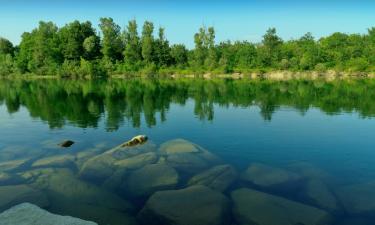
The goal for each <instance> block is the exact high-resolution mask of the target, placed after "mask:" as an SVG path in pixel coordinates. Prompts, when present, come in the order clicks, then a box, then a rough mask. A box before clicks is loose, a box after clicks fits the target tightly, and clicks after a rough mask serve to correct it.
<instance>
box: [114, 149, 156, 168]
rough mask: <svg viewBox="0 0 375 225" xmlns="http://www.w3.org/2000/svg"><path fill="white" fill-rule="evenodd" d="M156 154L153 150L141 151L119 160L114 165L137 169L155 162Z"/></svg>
mask: <svg viewBox="0 0 375 225" xmlns="http://www.w3.org/2000/svg"><path fill="white" fill-rule="evenodd" d="M157 160H158V156H157V155H156V153H154V152H148V153H143V154H140V155H136V156H133V157H130V158H126V159H123V160H119V161H117V162H115V165H116V166H117V167H119V168H124V169H139V168H141V167H143V166H146V165H148V164H153V163H156V161H157Z"/></svg>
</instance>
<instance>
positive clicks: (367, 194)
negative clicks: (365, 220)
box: [337, 182, 375, 215]
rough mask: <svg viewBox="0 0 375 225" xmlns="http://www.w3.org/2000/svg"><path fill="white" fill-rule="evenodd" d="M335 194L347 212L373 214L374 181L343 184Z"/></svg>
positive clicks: (374, 212)
mask: <svg viewBox="0 0 375 225" xmlns="http://www.w3.org/2000/svg"><path fill="white" fill-rule="evenodd" d="M337 194H338V196H339V199H340V200H341V202H342V203H343V205H344V207H345V209H346V211H347V212H348V213H349V214H370V215H371V214H372V215H375V182H368V183H362V184H354V185H349V186H343V187H341V188H339V189H338V191H337Z"/></svg>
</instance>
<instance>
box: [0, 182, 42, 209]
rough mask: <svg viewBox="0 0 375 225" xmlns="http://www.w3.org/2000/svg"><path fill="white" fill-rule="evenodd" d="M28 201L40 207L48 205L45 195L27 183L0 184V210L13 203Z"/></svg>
mask: <svg viewBox="0 0 375 225" xmlns="http://www.w3.org/2000/svg"><path fill="white" fill-rule="evenodd" d="M23 202H30V203H33V204H35V205H38V206H40V207H46V206H48V205H49V202H48V199H47V198H46V196H45V195H44V194H43V193H42V192H40V191H38V190H36V189H33V188H31V187H29V186H27V185H9V186H0V211H3V210H5V209H8V208H9V207H12V206H14V205H17V204H20V203H23Z"/></svg>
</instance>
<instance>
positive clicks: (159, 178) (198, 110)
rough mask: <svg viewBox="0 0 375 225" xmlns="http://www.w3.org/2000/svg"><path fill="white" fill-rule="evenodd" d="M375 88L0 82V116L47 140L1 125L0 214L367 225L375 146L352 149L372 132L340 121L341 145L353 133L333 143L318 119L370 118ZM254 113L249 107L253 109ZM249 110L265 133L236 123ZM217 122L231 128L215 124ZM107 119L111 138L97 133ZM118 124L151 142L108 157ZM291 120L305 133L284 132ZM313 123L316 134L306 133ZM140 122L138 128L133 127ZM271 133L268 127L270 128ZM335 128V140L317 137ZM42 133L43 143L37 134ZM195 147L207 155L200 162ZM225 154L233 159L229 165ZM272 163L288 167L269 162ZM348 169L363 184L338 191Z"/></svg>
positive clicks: (359, 83)
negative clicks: (33, 209) (65, 142)
mask: <svg viewBox="0 0 375 225" xmlns="http://www.w3.org/2000/svg"><path fill="white" fill-rule="evenodd" d="M373 90H375V81H373V80H351V81H338V80H337V81H332V82H323V81H318V80H317V81H303V80H299V81H298V80H294V81H259V80H258V81H256V80H196V79H195V80H188V79H186V80H184V79H183V80H140V79H139V80H92V81H82V80H43V81H41V80H38V81H26V80H12V81H8V80H2V82H1V83H0V104H2V105H3V106H2V108H4V107H6V110H7V111H8V112H9V113H10V114H14V115H17V114H16V112H20V111H22V110H23V111H25V110H27V111H28V112H29V113H30V116H31V117H33V118H38V119H40V120H42V121H45V122H46V123H48V125H49V127H50V128H52V129H50V130H48V129H44V126H39V125H40V123H39V122H40V121H39V120H38V121H37V122H35V123H33V124H32V125H30V126H31V128H29V129H30V133H35V135H31V136H30V137H29V136H27V135H26V134H27V133H28V131H29V130H27V131H26V132H24V131H23V129H28V128H27V127H26V123H25V124H23V122H22V121H21V122H18V123H17V121H14V120H20V119H22V118H21V117H19V116H20V115H18V117H17V116H15V118H5V119H4V122H6V124H7V125H9V124H12V123H15V124H18V127H14V128H12V127H8V128H7V129H9V131H13V133H11V135H13V136H9V135H8V136H6V137H5V138H4V136H5V135H7V133H8V132H7V131H4V129H2V130H0V134H1V136H0V138H1V137H2V138H3V140H2V141H1V142H0V212H1V211H3V210H5V209H8V208H9V207H11V206H14V205H17V204H19V203H21V202H25V201H27V202H31V203H33V204H36V205H38V206H40V207H43V208H45V209H47V210H48V211H51V212H54V213H58V214H64V215H71V216H75V217H79V218H83V219H87V220H92V221H95V222H98V223H99V224H109V225H117V224H118V225H124V224H132V225H137V224H141V225H152V224H155V225H161V224H163V225H169V224H177V225H180V224H181V225H185V224H189V225H190V224H202V225H203V224H212V225H245V224H259V225H279V224H282V225H297V224H298V225H300V224H304V225H346V224H347V225H349V224H350V225H353V224H360V225H372V224H373V221H374V219H375V206H374V204H373V202H375V183H374V179H373V176H372V174H374V168H373V160H371V157H368V156H371V154H370V153H368V152H370V151H368V149H371V148H372V146H373V141H371V140H369V138H368V137H366V136H365V138H364V139H365V140H367V141H368V143H367V142H365V141H362V142H361V143H359V141H358V140H363V139H362V137H363V136H361V135H363V134H361V132H359V131H362V130H360V129H366V128H367V130H366V131H367V132H366V133H371V132H372V131H373V129H370V128H368V127H369V126H371V123H370V120H369V121H368V123H366V124H367V125H368V126H366V127H364V126H363V123H361V122H362V120H359V119H358V118H356V119H358V120H348V125H349V127H350V129H353V130H354V132H353V133H354V134H356V135H355V136H350V135H352V134H353V133H340V132H341V130H343V129H342V128H346V129H348V128H347V127H345V126H340V124H334V123H330V124H329V125H328V126H325V123H326V121H325V120H324V121H323V120H322V119H326V117H327V116H326V115H336V114H342V113H343V112H356V113H357V114H358V115H360V116H361V117H362V118H372V117H373V116H375V105H374V104H372V103H373V102H374V100H375V92H374V91H373ZM191 103H192V104H194V105H190V104H191ZM176 105H181V106H182V108H188V109H189V110H190V109H191V111H192V112H193V113H194V114H195V118H198V119H199V120H203V121H205V120H208V121H213V122H216V123H213V124H214V125H216V126H212V127H209V125H207V124H204V125H203V126H199V127H198V128H197V129H193V128H192V127H194V128H196V127H197V126H198V125H197V124H193V125H191V124H192V123H193V122H194V121H196V119H195V118H184V119H185V120H183V118H181V117H182V116H185V114H183V113H182V112H179V111H176V107H175V106H176ZM217 106H220V107H217ZM250 106H255V107H258V108H259V110H255V111H254V110H253V111H251V110H252V108H253V107H250ZM285 106H286V107H290V108H293V109H295V111H298V112H299V113H300V114H301V115H305V114H308V113H309V109H310V108H314V109H315V108H318V109H320V110H321V111H322V112H324V114H326V115H321V114H323V113H319V114H314V112H316V110H311V111H313V113H312V114H309V116H301V117H299V116H298V115H295V114H293V113H288V112H286V113H285V114H282V115H280V114H277V112H280V111H282V110H284V109H285ZM0 109H1V108H0ZM172 109H174V111H173V110H172ZM215 110H216V114H215ZM168 111H171V113H169V114H168V113H167V112H168ZM247 111H250V112H255V113H258V112H260V113H261V116H262V119H261V120H262V122H263V121H268V122H267V123H258V121H257V118H255V119H254V118H250V119H249V118H248V117H251V116H248V115H246V116H248V117H246V118H247V119H248V120H245V119H244V118H245V117H241V116H240V115H243V114H244V112H247ZM172 112H173V113H172ZM224 112H225V113H228V112H229V114H230V116H231V117H230V118H229V117H225V116H224V117H223V113H224ZM0 113H1V111H0ZM172 114H173V115H172ZM22 115H24V114H21V116H22ZM225 115H227V114H225ZM232 115H234V116H232ZM275 115H278V116H279V117H280V116H281V119H280V118H278V117H277V116H275ZM311 115H312V116H316V117H317V118H314V117H311ZM348 115H351V114H348ZM168 117H169V118H168ZM176 117H177V119H176ZM296 117H298V118H296ZM306 117H308V118H306ZM337 117H338V116H337ZM215 118H216V120H220V119H222V120H223V118H224V119H228V118H229V119H231V121H229V122H228V121H225V122H227V123H224V124H220V123H222V122H223V121H215ZM335 118H336V117H335ZM0 119H2V118H0ZM28 119H29V118H28ZM103 119H105V121H104V127H105V131H107V132H103V130H101V129H100V128H102V127H103V121H102V120H103ZM345 119H348V118H345ZM167 120H171V121H172V122H173V123H174V124H173V128H174V129H171V128H169V130H168V129H165V128H164V130H163V129H159V130H158V128H160V127H161V126H159V125H160V124H157V121H161V122H163V121H167ZM193 120H194V121H193ZM305 120H311V121H310V122H304V121H305ZM128 121H129V122H131V124H130V127H131V128H133V127H134V128H135V129H134V130H136V131H135V132H137V133H138V132H139V131H141V132H143V131H147V132H148V133H147V134H150V137H151V140H150V141H148V142H147V143H146V144H144V145H137V146H135V147H115V148H112V147H113V146H115V145H117V144H120V143H118V142H116V141H115V142H114V140H117V139H108V138H109V137H110V135H107V134H109V133H110V134H112V135H111V136H115V132H108V131H119V132H118V133H116V134H117V135H118V136H119V138H121V140H125V139H124V131H125V133H126V135H129V133H131V132H133V131H134V130H132V129H130V127H129V126H128V127H126V126H124V123H125V122H128ZM143 121H144V122H143ZM290 121H294V122H295V123H300V125H301V126H294V127H293V129H295V130H293V132H290V130H288V127H289V126H290V125H289V124H288V123H290ZM296 121H297V122H296ZM317 121H318V122H320V124H318V125H319V126H316V127H314V125H315V124H314V123H316V122H317ZM321 121H323V122H321ZM0 122H1V121H0ZM219 122H220V123H219ZM273 122H275V123H276V124H272V123H273ZM331 122H332V121H331ZM144 123H146V125H147V127H148V128H147V129H142V128H144V127H145V124H144ZM228 123H229V124H230V125H232V124H233V125H232V126H230V125H228ZM285 123H287V124H285ZM200 124H203V123H200ZM271 124H272V125H274V126H268V125H271ZM210 125H211V124H210ZM333 125H334V126H335V128H334V129H332V130H329V131H327V132H324V131H325V130H326V129H327V128H328V127H329V126H333ZM355 125H359V126H355ZM0 126H1V124H0ZM72 127H73V128H72ZM77 127H79V128H98V129H78V128H77ZM123 127H126V129H121V128H123ZM317 127H318V128H321V129H317ZM1 128H4V127H1ZM55 128H61V129H55ZM138 128H140V129H138ZM268 128H269V129H268ZM235 129H236V130H235ZM77 130H79V132H77ZM82 130H83V131H86V130H90V131H91V132H94V131H96V132H94V133H90V134H88V133H89V131H87V132H88V133H84V132H81V131H82ZM93 130H94V131H93ZM180 130H186V131H187V132H186V133H183V134H184V135H181V136H182V137H181V138H184V139H189V140H190V139H195V140H197V138H196V137H197V136H199V137H200V139H198V140H201V141H195V142H197V143H198V144H199V145H198V144H194V143H191V142H189V141H185V140H182V139H177V140H170V139H171V138H170V137H171V136H170V134H169V133H171V132H179V131H180ZM227 130H229V131H230V134H229V133H227ZM21 131H22V132H21ZM47 131H49V132H51V133H50V134H48V135H46V134H45V133H48V132H47ZM163 131H164V132H163ZM166 131H169V132H166ZM279 131H280V132H279ZM310 131H311V132H310ZM57 132H62V133H64V132H65V133H64V135H67V134H70V133H71V132H74V134H71V135H73V137H72V138H73V139H74V141H77V143H76V144H74V145H73V146H72V148H70V149H64V150H62V149H60V148H59V146H57V144H58V143H60V141H61V140H60V137H61V135H60V134H59V133H57ZM194 132H197V133H198V132H200V133H198V134H194ZM319 132H322V133H319ZM103 133H105V134H103ZM299 133H304V134H305V135H299V136H298V135H297V134H299ZM334 133H337V134H338V137H339V138H338V139H335V136H334V135H333V134H334ZM17 134H25V136H22V135H21V136H20V137H19V136H17ZM151 134H152V136H151ZM327 134H329V135H331V136H329V137H327ZM176 135H177V136H178V135H180V133H178V134H176ZM294 135H295V136H294ZM370 135H371V134H370ZM38 136H42V137H40V138H39V139H37V137H38ZM212 136H214V139H212ZM286 136H287V137H286ZM290 136H292V137H290ZM47 137H48V138H50V139H48V138H47ZM267 137H268V138H267ZM67 138H70V137H67ZM174 138H175V137H174ZM298 138H300V140H298ZM11 139H14V140H15V141H14V142H12V140H11ZM155 139H158V142H157V143H154V141H155ZM344 139H345V140H344ZM349 139H352V140H354V143H352V142H350V140H349ZM166 140H167V142H165V141H166ZM336 140H339V141H340V142H342V143H338V142H337V141H336ZM100 141H105V142H108V143H100ZM18 142H19V145H12V144H14V143H17V144H18ZM34 142H38V144H35V143H34ZM155 142H156V141H155ZM9 143H10V144H9ZM85 143H90V144H91V145H87V146H86V145H85ZM265 143H273V144H272V145H268V146H265V145H266V144H265ZM22 144H23V145H22ZM200 145H202V146H211V147H210V148H209V150H210V151H208V150H206V149H205V148H203V147H201V146H200ZM109 146H110V147H109ZM311 146H312V147H311ZM353 146H354V147H356V148H357V149H355V150H356V151H354V152H355V154H356V155H353ZM266 147H268V148H269V149H267V148H266ZM309 147H310V148H309ZM215 148H217V149H215ZM286 148H287V149H286ZM301 148H302V149H301ZM267 150H268V151H267ZM223 152H225V154H221V153H223ZM219 153H220V154H221V155H220V154H219ZM231 154H233V155H232V156H233V159H231V158H230V157H226V156H231ZM372 155H373V154H372ZM223 156H224V157H223ZM272 157H275V158H277V160H279V161H282V160H281V158H287V159H288V160H289V161H287V163H285V164H282V163H278V161H277V160H275V161H272V160H266V159H269V158H271V159H272ZM303 159H305V160H303ZM331 159H334V160H331ZM293 160H295V161H293ZM241 161H244V165H243V166H242V165H241V166H240V165H239V164H240V162H241ZM327 161H328V162H329V163H326V162H327ZM312 162H314V163H319V164H320V165H321V164H329V165H332V167H334V166H335V165H336V166H337V165H339V166H338V168H339V170H340V172H339V173H335V174H332V173H331V172H332V171H334V170H332V171H327V170H325V169H326V168H321V167H319V166H320V165H319V166H317V165H315V164H313V163H312ZM347 162H351V163H352V164H351V165H348V164H347ZM350 169H354V171H360V172H361V173H362V174H361V175H362V176H361V177H360V179H357V180H356V179H352V180H345V179H347V177H346V176H347V175H346V174H344V172H342V171H350ZM338 180H339V181H338ZM343 180H344V182H343ZM158 191H163V192H158ZM0 222H1V221H0Z"/></svg>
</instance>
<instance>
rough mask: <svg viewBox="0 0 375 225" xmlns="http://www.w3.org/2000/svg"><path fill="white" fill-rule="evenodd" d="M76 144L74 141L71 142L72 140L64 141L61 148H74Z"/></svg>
mask: <svg viewBox="0 0 375 225" xmlns="http://www.w3.org/2000/svg"><path fill="white" fill-rule="evenodd" d="M73 144H74V141H71V140H66V141H63V142H61V143H60V144H59V146H60V147H63V148H69V147H70V146H72V145H73Z"/></svg>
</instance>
